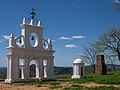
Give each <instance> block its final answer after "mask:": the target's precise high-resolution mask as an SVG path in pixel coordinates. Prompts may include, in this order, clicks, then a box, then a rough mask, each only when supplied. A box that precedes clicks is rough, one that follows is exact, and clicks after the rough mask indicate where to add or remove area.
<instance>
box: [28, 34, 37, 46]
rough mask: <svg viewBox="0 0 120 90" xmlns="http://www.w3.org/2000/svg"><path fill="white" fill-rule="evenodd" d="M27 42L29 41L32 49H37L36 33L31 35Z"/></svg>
mask: <svg viewBox="0 0 120 90" xmlns="http://www.w3.org/2000/svg"><path fill="white" fill-rule="evenodd" d="M29 40H30V44H31V46H32V47H37V46H38V43H39V38H38V36H37V34H36V33H31V34H30V37H29Z"/></svg>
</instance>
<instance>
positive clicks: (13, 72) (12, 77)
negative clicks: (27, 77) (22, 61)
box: [5, 56, 19, 83]
mask: <svg viewBox="0 0 120 90" xmlns="http://www.w3.org/2000/svg"><path fill="white" fill-rule="evenodd" d="M7 67H8V68H7V74H8V75H7V79H6V80H5V83H12V82H18V81H19V60H18V58H17V57H13V56H8V66H7Z"/></svg>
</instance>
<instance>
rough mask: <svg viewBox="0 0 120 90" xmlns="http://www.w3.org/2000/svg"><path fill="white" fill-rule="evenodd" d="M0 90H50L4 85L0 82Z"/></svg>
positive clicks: (46, 89) (32, 86)
mask: <svg viewBox="0 0 120 90" xmlns="http://www.w3.org/2000/svg"><path fill="white" fill-rule="evenodd" d="M0 90H50V89H49V87H45V86H44V87H36V86H34V85H24V86H20V85H16V84H11V85H10V84H5V83H4V82H0Z"/></svg>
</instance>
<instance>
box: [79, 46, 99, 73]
mask: <svg viewBox="0 0 120 90" xmlns="http://www.w3.org/2000/svg"><path fill="white" fill-rule="evenodd" d="M96 55H97V53H96V50H95V48H94V47H92V46H91V45H90V46H84V48H83V51H82V53H81V55H80V58H81V59H82V60H83V61H84V62H86V63H87V64H90V65H91V66H92V68H93V73H95V60H96Z"/></svg>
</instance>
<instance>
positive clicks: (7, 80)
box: [5, 79, 14, 84]
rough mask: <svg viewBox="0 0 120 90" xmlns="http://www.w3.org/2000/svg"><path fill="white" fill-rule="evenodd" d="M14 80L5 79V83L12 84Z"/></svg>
mask: <svg viewBox="0 0 120 90" xmlns="http://www.w3.org/2000/svg"><path fill="white" fill-rule="evenodd" d="M13 82H14V81H13V80H12V79H5V83H7V84H12V83H13Z"/></svg>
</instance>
